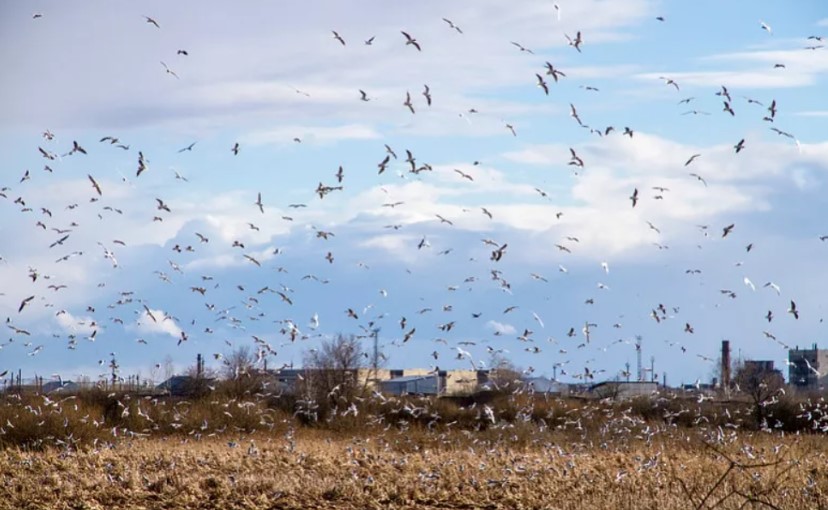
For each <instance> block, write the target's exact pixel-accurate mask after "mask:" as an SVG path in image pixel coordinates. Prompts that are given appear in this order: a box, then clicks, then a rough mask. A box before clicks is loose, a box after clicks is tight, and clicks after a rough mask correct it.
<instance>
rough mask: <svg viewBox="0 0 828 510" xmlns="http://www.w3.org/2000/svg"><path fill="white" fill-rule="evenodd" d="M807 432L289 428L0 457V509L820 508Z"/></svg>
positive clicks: (827, 448)
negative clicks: (709, 438)
mask: <svg viewBox="0 0 828 510" xmlns="http://www.w3.org/2000/svg"><path fill="white" fill-rule="evenodd" d="M826 454H828V445H826V444H825V442H824V439H823V438H821V437H816V436H787V437H781V436H780V435H769V434H766V433H750V432H740V433H732V434H730V435H728V434H727V433H725V435H724V437H723V438H722V437H721V436H720V438H719V440H717V441H716V444H713V443H710V442H706V441H705V440H703V439H702V438H701V435H700V434H699V433H698V432H697V431H692V432H677V433H675V434H673V433H667V434H664V433H663V434H662V435H660V436H659V435H656V436H653V437H651V438H650V439H649V440H648V439H646V438H644V439H634V438H631V439H630V440H629V441H626V440H624V441H622V440H615V441H610V442H603V443H602V442H593V441H586V442H584V441H579V440H577V438H575V437H573V435H571V434H567V433H560V432H550V431H543V430H536V431H534V432H532V431H527V430H523V431H521V432H520V433H517V434H513V433H512V431H510V430H509V429H508V428H504V429H500V430H488V431H483V432H479V433H477V434H474V433H469V432H463V431H451V432H444V433H439V434H438V433H426V432H424V431H412V430H408V431H402V430H398V429H389V430H388V431H385V432H382V433H381V434H376V435H373V434H372V435H370V436H369V435H365V436H360V435H351V434H349V435H344V434H337V433H334V432H331V431H321V430H312V429H300V430H299V431H297V432H294V431H293V430H292V429H286V430H285V431H284V432H283V433H270V434H265V433H253V434H249V435H248V434H245V435H238V434H237V435H235V437H232V436H225V437H223V438H217V437H216V438H206V439H202V440H194V439H192V438H187V439H182V438H180V437H174V438H167V439H124V440H121V441H119V442H114V443H107V444H104V443H98V444H97V446H96V447H91V446H90V447H80V448H78V449H77V450H59V449H52V448H48V449H44V450H40V451H26V450H23V449H19V448H7V449H5V450H2V451H0V480H2V484H0V508H4V509H5V508H9V509H12V508H13V509H35V508H37V509H41V508H56V509H57V508H60V509H64V508H66V509H69V508H73V509H80V508H89V509H98V508H100V509H104V508H216V509H219V508H221V509H235V508H255V509H269V508H468V509H471V508H658V509H672V508H791V509H807V508H828V455H826Z"/></svg>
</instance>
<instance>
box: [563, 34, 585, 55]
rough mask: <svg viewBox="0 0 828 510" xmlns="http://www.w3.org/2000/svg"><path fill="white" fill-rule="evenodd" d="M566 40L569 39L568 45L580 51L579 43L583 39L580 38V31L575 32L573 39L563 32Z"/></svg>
mask: <svg viewBox="0 0 828 510" xmlns="http://www.w3.org/2000/svg"><path fill="white" fill-rule="evenodd" d="M564 37H566V40H567V41H569V45H570V46H572V47H573V48H575V49H576V50H578V53H581V43H582V42H583V40H582V39H581V31H580V30H578V33H576V34H575V39H572V38H571V37H569V36H568V35H567V34H564Z"/></svg>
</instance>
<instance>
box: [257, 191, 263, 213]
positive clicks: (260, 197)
mask: <svg viewBox="0 0 828 510" xmlns="http://www.w3.org/2000/svg"><path fill="white" fill-rule="evenodd" d="M255 205H257V206H259V211H261V213H262V214H264V205H262V194H261V193H259V194H258V196H257V197H256V202H255Z"/></svg>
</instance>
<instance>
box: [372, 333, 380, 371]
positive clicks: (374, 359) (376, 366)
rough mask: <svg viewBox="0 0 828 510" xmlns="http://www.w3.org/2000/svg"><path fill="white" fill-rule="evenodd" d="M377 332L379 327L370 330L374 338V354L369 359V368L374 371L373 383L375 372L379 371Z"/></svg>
mask: <svg viewBox="0 0 828 510" xmlns="http://www.w3.org/2000/svg"><path fill="white" fill-rule="evenodd" d="M379 332H380V328H374V329H373V330H371V336H372V337H373V338H374V355H373V357H372V359H371V368H372V370H373V372H374V374H373V378H374V383H376V382H377V374H378V372H379Z"/></svg>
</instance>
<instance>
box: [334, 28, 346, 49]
mask: <svg viewBox="0 0 828 510" xmlns="http://www.w3.org/2000/svg"><path fill="white" fill-rule="evenodd" d="M331 33H332V34H333V38H334V39H336V40H337V41H339V42H340V44H342V46H345V39H343V38H342V36H341V35H339V34H338V33H337V31H336V30H331Z"/></svg>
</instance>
